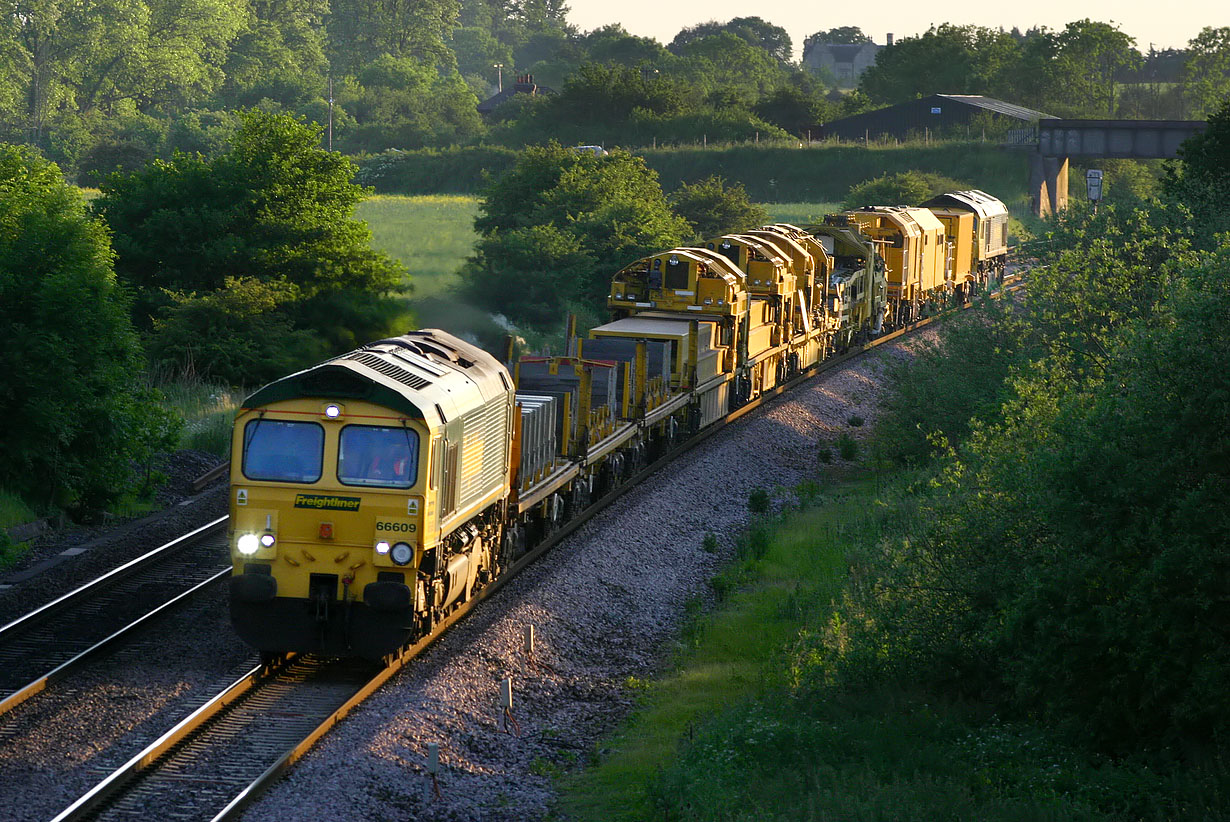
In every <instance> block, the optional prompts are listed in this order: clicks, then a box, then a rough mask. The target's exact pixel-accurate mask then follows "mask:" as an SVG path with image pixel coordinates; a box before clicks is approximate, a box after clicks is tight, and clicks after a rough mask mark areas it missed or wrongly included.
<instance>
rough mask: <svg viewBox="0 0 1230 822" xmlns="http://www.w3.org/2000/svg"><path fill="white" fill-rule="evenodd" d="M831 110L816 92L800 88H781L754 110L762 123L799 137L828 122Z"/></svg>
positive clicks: (758, 104) (758, 101) (757, 103)
mask: <svg viewBox="0 0 1230 822" xmlns="http://www.w3.org/2000/svg"><path fill="white" fill-rule="evenodd" d="M831 108H832V107H831V106H830V105H829V103H827V102H826V101H825V100H823V99H821V98H820V97H819V96H817V95H816V94H815V93H813V92H810V91H808V90H806V89H803V88H798V87H797V86H782V87H781V88H779V89H776V90H775V91H773V92H772V93H770V94H768V95H767V96H765V97H762V98H760V99H759V100H757V101H756V104H755V105H754V106H752V111H753V112H754V113H755V114H756V116H757V117H759V118H761V119H762V120H764V121H766V122H769V123H773V124H774V125H776V126H780V127H781V128H782V129H784V130H786V131H788V132H790V133H791V134H794V135H797V136H800V137H801V136H803V135H804V134H805V133H806V132H807V130H808V129H810V128H812V127H813V126H815V125H817V124H818V123H823V122H824V121H825V120H826V119H828V113H829V110H830V109H831Z"/></svg>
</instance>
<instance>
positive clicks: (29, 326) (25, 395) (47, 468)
mask: <svg viewBox="0 0 1230 822" xmlns="http://www.w3.org/2000/svg"><path fill="white" fill-rule="evenodd" d="M111 261H112V253H111V248H110V245H109V244H108V242H107V230H106V227H105V226H104V225H103V223H102V222H101V221H100V220H97V219H91V218H90V217H88V216H87V214H86V211H85V206H84V204H83V203H82V200H81V197H80V194H79V193H78V192H77V190H76V189H74V188H72V187H70V186H68V185H67V184H65V182H64V180H63V178H62V177H61V176H60V171H59V169H58V168H56V167H55V166H54V165H52V164H50V163H48V162H46V161H45V160H43V159H41V158H39V157H38V156H37V155H36V154H35V153H34V152H33V151H30V150H28V149H24V148H17V147H14V146H0V351H3V358H4V372H5V377H4V380H3V381H2V382H0V412H2V413H3V414H4V418H5V420H7V423H6V424H7V427H8V430H7V433H6V434H5V436H4V437H3V438H0V487H4V488H6V489H9V490H10V491H14V492H16V493H19V494H20V495H22V496H23V497H25V498H26V499H28V500H31V501H33V502H34V503H35V504H36V505H37V506H39V507H42V508H46V507H49V506H72V507H79V508H83V509H94V508H97V507H99V506H101V505H104V504H105V503H106V502H107V501H109V500H110V499H113V498H114V497H116V496H118V495H119V494H121V493H123V492H124V490H125V489H126V488H127V487H128V485H129V481H130V479H131V467H130V460H131V459H133V458H137V457H143V456H145V455H144V454H143V453H142V448H143V447H144V444H148V443H151V442H152V443H154V444H157V445H161V444H165V442H166V441H167V440H168V439H174V434H175V433H176V432H177V430H178V429H177V428H176V421H175V420H174V419H173V418H169V417H166V416H165V415H163V414H161V413H160V412H159V411H158V410H157V408H156V405H155V404H154V403H153V399H154V398H153V397H152V396H150V395H149V394H146V393H144V392H142V391H141V390H140V389H139V388H138V387H137V386H138V384H139V375H140V368H141V357H140V348H139V346H138V342H137V336H136V334H135V333H134V331H133V329H132V325H131V323H130V322H129V319H128V305H127V301H126V299H125V297H124V294H123V291H122V289H121V288H120V287H119V286H118V285H117V283H116V280H115V276H114V273H113V271H112V268H111Z"/></svg>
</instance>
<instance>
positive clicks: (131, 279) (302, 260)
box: [95, 110, 402, 381]
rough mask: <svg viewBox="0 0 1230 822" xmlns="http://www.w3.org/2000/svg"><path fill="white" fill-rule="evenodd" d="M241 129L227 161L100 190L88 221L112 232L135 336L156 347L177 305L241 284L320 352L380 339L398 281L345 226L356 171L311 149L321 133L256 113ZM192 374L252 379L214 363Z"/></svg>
mask: <svg viewBox="0 0 1230 822" xmlns="http://www.w3.org/2000/svg"><path fill="white" fill-rule="evenodd" d="M240 120H241V126H240V129H239V131H238V132H237V133H236V135H235V137H234V139H233V140H232V143H231V146H230V149H229V150H228V151H227V152H225V153H224V154H222V155H220V156H218V157H217V158H215V159H213V160H206V159H205V158H203V157H200V156H199V155H186V154H177V155H175V156H174V157H173V158H172V159H171V160H170V161H157V162H155V163H153V164H152V165H151V166H149V167H148V168H146V169H145V170H143V171H141V172H138V173H136V174H133V175H130V176H127V177H125V176H119V175H116V176H113V177H111V178H110V179H109V180H108V181H107V182H106V183H105V184H104V185H103V186H102V196H101V197H99V199H98V200H97V201H96V204H95V205H96V209H97V211H98V213H99V214H101V215H102V216H103V217H105V218H106V220H107V222H108V223H109V224H110V226H111V229H112V231H113V232H114V235H115V249H116V252H117V255H118V260H117V264H116V271H117V273H118V274H119V276H120V279H121V281H122V282H124V283H125V284H126V285H127V286H128V287H130V288H132V289H133V291H134V294H135V298H136V299H135V320H136V322H137V324H138V326H139V327H140V328H142V329H144V330H147V331H152V332H154V333H155V336H156V335H157V331H158V328H159V327H160V326H158V324H157V323H156V322H155V321H156V320H157V321H158V322H159V323H162V324H163V325H162V326H161V327H162V328H167V327H170V325H169V324H170V323H171V320H172V319H173V317H174V315H175V313H176V311H178V310H180V309H181V308H183V307H184V305H185V304H191V303H186V301H185V300H184V299H182V298H180V297H177V296H176V295H177V294H178V295H197V296H202V297H203V296H205V295H208V294H211V293H214V292H219V291H222V290H225V289H228V288H232V287H233V286H230V285H228V283H229V282H230V281H229V280H228V278H243V279H244V280H245V281H246V280H248V279H252V280H255V281H257V282H259V283H263V284H266V285H268V286H270V287H271V288H274V287H276V288H274V291H275V293H276V294H277V296H278V307H277V310H278V311H279V312H281V313H282V314H284V315H285V316H286V318H287V319H288V320H289V321H290V323H291V327H292V328H293V329H295V330H303V329H313V330H314V331H315V332H316V333H317V334H319V335H321V336H322V337H323V338H324V340H325V343H324V344H325V347H326V348H327V349H329V350H342V349H344V348H346V347H350V346H353V345H354V344H355V343H356V342H359V341H362V340H364V339H368V338H370V337H372V336H375V335H378V334H381V333H383V332H384V331H385V330H386V328H385V323H386V322H387V319H388V316H387V312H388V311H391V308H392V306H391V305H389V304H388V303H387V295H389V294H390V293H392V292H394V291H395V290H397V289H398V288H399V286H400V283H401V278H402V271H401V269H400V267H399V266H398V265H397V264H396V263H394V262H393V261H392V260H391V259H389V258H388V257H387V256H386V255H384V254H382V253H378V252H375V251H373V250H372V249H371V247H370V240H371V233H370V231H369V229H368V228H367V225H366V224H365V223H362V222H359V221H357V220H355V219H354V218H353V211H354V207H355V205H356V204H357V203H358V202H359V200H360V199H361V198H362V197H363V196H364V190H363V189H362V188H360V187H359V186H356V185H355V184H354V183H352V182H351V178H352V177H353V176H354V165H353V164H352V163H351V162H350V161H349V160H347V159H346V158H344V157H342V156H341V155H339V154H334V153H330V152H326V151H323V150H322V149H321V148H320V136H321V135H320V127H319V126H308V125H305V124H304V123H302V122H300V121H298V120H296V119H294V118H293V117H290V116H287V115H274V114H267V113H265V112H261V111H257V110H251V111H246V112H243V113H242V114H241V115H240ZM382 306H383V307H384V308H382ZM163 350H164V351H165V347H164V349H163ZM188 356H189V352H183V358H182V359H181V361H180V364H181V366H186V365H188V360H187V357H188ZM193 365H194V367H195V368H196V369H197V371H198V372H202V373H208V374H212V375H214V376H218V377H220V378H223V379H228V378H234V379H236V381H239V380H240V379H251V378H252V375H250V374H242V375H240V374H234V373H229V372H228V371H227V370H226V368H225V363H224V362H223V361H222V360H216V361H213V362H208V361H207V362H202V361H200V360H194V361H193ZM266 376H276V372H275V373H265V374H261V375H260V377H261V378H263V377H266Z"/></svg>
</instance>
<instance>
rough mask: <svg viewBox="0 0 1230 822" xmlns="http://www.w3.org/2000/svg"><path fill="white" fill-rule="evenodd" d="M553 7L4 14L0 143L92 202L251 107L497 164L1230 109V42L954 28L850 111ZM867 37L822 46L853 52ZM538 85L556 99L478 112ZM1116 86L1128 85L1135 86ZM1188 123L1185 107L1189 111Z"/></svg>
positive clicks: (296, 6) (213, 136)
mask: <svg viewBox="0 0 1230 822" xmlns="http://www.w3.org/2000/svg"><path fill="white" fill-rule="evenodd" d="M566 11H567V9H566V7H565V6H564V5H563V4H562V3H561V2H559V0H418V1H417V2H414V3H383V2H376V0H281V1H280V2H272V1H271V0H174V2H172V1H171V0H99V2H97V3H91V4H75V3H64V2H62V0H9V1H8V2H7V3H6V4H5V5H4V6H3V10H2V11H0V80H2V81H3V82H0V139H3V140H5V141H8V142H13V143H27V144H31V145H35V146H37V147H39V148H40V150H42V151H43V152H44V154H45V155H46V156H48V157H49V158H50V159H52V160H54V161H56V162H57V163H58V164H59V165H60V166H61V167H62V168H63V169H64V170H65V171H66V172H67V173H69V174H70V175H72V176H73V177H74V178H75V179H77V180H78V181H80V182H82V183H84V184H88V185H97V184H98V183H99V182H101V181H102V179H103V178H104V177H105V175H106V174H107V173H109V172H110V171H113V170H115V169H124V170H131V169H134V168H139V167H141V166H143V165H144V164H146V163H148V162H149V161H150V160H151V159H152V158H154V157H161V158H169V157H170V156H171V155H172V154H173V153H174V152H175V151H177V150H178V151H184V152H199V153H201V154H204V155H205V156H212V155H213V154H215V153H217V152H218V151H220V150H222V148H223V147H224V146H225V144H226V142H227V139H228V138H229V135H230V134H232V133H233V132H234V131H235V129H236V128H237V127H238V124H239V121H238V119H237V118H236V116H235V111H236V110H238V109H240V108H251V107H259V108H262V109H264V110H266V111H270V112H281V113H292V114H296V115H300V116H303V117H306V118H307V119H308V120H311V121H314V122H318V123H321V124H322V125H324V126H325V127H326V131H325V135H324V139H325V142H326V145H328V146H329V147H332V148H336V149H339V150H342V151H344V152H347V153H361V152H379V151H383V150H386V149H399V150H407V149H415V148H421V147H425V146H450V145H468V144H478V143H484V142H486V143H493V144H501V145H508V146H514V147H520V146H522V145H526V144H543V143H546V142H548V141H549V140H551V139H556V140H559V141H560V142H562V143H564V144H568V143H573V142H580V143H603V144H605V145H608V146H610V145H624V146H641V145H650V144H653V143H679V142H685V143H691V142H700V141H704V140H712V141H756V140H762V139H785V138H787V137H798V136H805V135H806V133H807V130H808V129H809V128H810V127H812V126H814V125H817V124H819V123H822V122H825V121H827V120H831V119H834V118H836V117H840V116H844V115H847V114H851V113H856V112H858V111H861V110H864V109H866V108H868V107H871V106H876V105H881V104H885V103H891V102H898V101H900V100H903V99H909V98H912V97H914V96H916V95H919V94H929V93H933V92H936V91H943V92H954V93H986V94H993V95H997V96H1002V97H1004V98H1006V99H1008V100H1011V101H1012V102H1018V103H1023V104H1025V105H1029V106H1033V107H1035V108H1038V109H1041V110H1043V111H1047V112H1051V113H1056V114H1060V115H1070V114H1077V113H1084V114H1089V115H1098V116H1101V115H1103V114H1106V113H1108V112H1115V113H1120V114H1125V115H1127V116H1173V115H1174V114H1175V113H1176V111H1177V110H1179V109H1181V111H1178V113H1184V114H1186V115H1187V116H1192V117H1199V116H1203V115H1204V114H1206V113H1207V112H1208V111H1209V110H1211V107H1212V106H1213V103H1214V101H1216V100H1218V99H1220V96H1222V95H1225V94H1226V93H1227V91H1228V90H1230V29H1228V28H1219V29H1213V28H1209V29H1205V30H1204V31H1203V32H1202V33H1201V34H1200V35H1199V36H1198V37H1197V38H1195V39H1194V40H1193V41H1192V42H1191V44H1190V45H1189V48H1188V49H1187V50H1185V51H1183V52H1173V51H1171V52H1164V53H1153V52H1151V53H1150V54H1149V55H1141V54H1140V53H1139V51H1138V50H1137V49H1136V46H1135V43H1134V41H1133V40H1132V38H1130V37H1128V36H1127V35H1125V34H1123V33H1122V32H1120V31H1118V30H1117V29H1116V28H1115V27H1114V26H1112V25H1110V24H1107V23H1099V22H1094V21H1090V20H1082V21H1077V22H1074V23H1070V24H1068V25H1067V26H1066V27H1065V28H1064V29H1063V30H1061V31H1050V30H1047V29H1044V28H1039V29H1031V30H1029V31H1026V32H1024V33H1021V32H1019V31H1016V30H1013V31H1011V32H1003V31H997V30H992V29H986V28H980V27H975V26H959V25H952V24H944V25H941V26H939V27H936V28H933V29H931V30H929V31H928V32H926V33H925V34H923V35H921V36H919V37H916V38H906V39H903V40H901V41H899V42H898V43H896V44H895V45H893V46H892V47H889V48H885V49H883V50H881V52H880V54H879V58H878V62H877V64H876V66H874V67H873V68H872V69H871V70H870V71H868V72H867V73H866V74H865V75H864V77H863V80H862V83H861V85H860V87H859V89H858V90H856V91H855V92H853V93H848V94H847V93H838V92H837V91H836V90H835V86H836V79H835V78H833V77H832V76H831V75H827V74H825V73H824V72H822V71H821V72H817V71H815V70H809V69H805V68H804V66H803V65H802V64H800V63H798V62H795V61H794V60H793V56H792V55H793V46H794V44H793V43H792V42H791V38H790V36H789V34H787V33H786V31H785V30H784V29H783V28H781V27H780V26H776V25H774V24H772V23H769V22H767V21H765V20H763V19H761V18H759V17H754V16H753V17H737V18H734V19H732V20H729V21H726V22H723V23H719V22H716V21H714V22H707V23H700V24H697V25H694V26H690V27H687V28H684V29H683V30H681V31H680V32H679V33H678V34H677V35H676V36H675V37H674V38H673V39H672V40H671V42H669V43H666V44H663V43H660V42H658V41H657V40H654V39H652V38H646V37H638V36H635V35H632V34H629V33H628V32H627V31H625V30H624V29H622V28H621V27H620V26H618V25H610V26H605V27H601V28H598V29H595V30H593V31H589V32H581V31H578V30H577V29H576V28H575V27H574V26H572V25H571V24H569V23H568V22H567V20H566V18H565V14H566ZM867 39H868V38H867V37H866V35H865V34H863V33H862V32H861V31H860V30H859V29H857V28H856V27H841V28H837V29H831V30H828V31H820V32H817V33H815V34H814V35H812V36H811V37H809V38H807V41H806V47H809V48H810V47H813V46H814V45H815V44H817V43H821V42H839V43H849V42H862V41H866V40H867ZM518 74H532V75H533V76H534V78H535V82H536V83H537V84H539V85H541V86H546V87H550V88H552V89H554V91H556V92H557V93H556V94H545V95H534V96H530V95H517V96H516V97H514V99H513V100H511V101H510V102H509V103H508V104H506V105H504V106H501V107H500V108H499V110H498V111H497V113H496V115H495V116H494V117H492V118H491V119H490V120H484V119H483V118H481V117H480V116H479V114H478V112H477V109H476V106H477V104H478V103H479V102H480V101H481V100H483V99H486V98H487V97H489V96H490V95H492V94H494V93H495V91H496V89H497V87H498V85H499V84H500V83H501V80H502V81H503V84H504V85H505V86H507V85H509V84H511V83H512V82H513V80H514V78H515V76H516V75H518ZM1124 83H1130V85H1129V86H1124ZM1176 107H1177V108H1176Z"/></svg>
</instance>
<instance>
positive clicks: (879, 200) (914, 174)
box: [843, 170, 972, 208]
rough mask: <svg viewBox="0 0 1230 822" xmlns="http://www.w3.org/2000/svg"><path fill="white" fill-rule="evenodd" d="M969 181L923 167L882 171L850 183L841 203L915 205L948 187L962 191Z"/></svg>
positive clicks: (852, 205) (854, 205)
mask: <svg viewBox="0 0 1230 822" xmlns="http://www.w3.org/2000/svg"><path fill="white" fill-rule="evenodd" d="M969 188H972V186H970V184H969V183H964V182H961V181H960V180H954V179H953V178H951V177H946V176H944V175H943V174H936V173H934V172H923V171H914V170H910V171H901V172H897V173H895V174H881V175H880V176H879V177H875V178H873V179H870V180H864V181H863V182H861V183H859V184H858V185H855V186H852V187H851V188H850V191H849V192H848V193H847V194H846V197H845V202H844V204H843V205H844V207H845V208H859V207H861V206H865V205H910V206H916V205H919V204H920V203H922V202H923V201H924V200H929V199H930V198H932V197H934V196H935V195H937V194H943V193H945V192H949V191H965V190H967V189H969Z"/></svg>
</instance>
